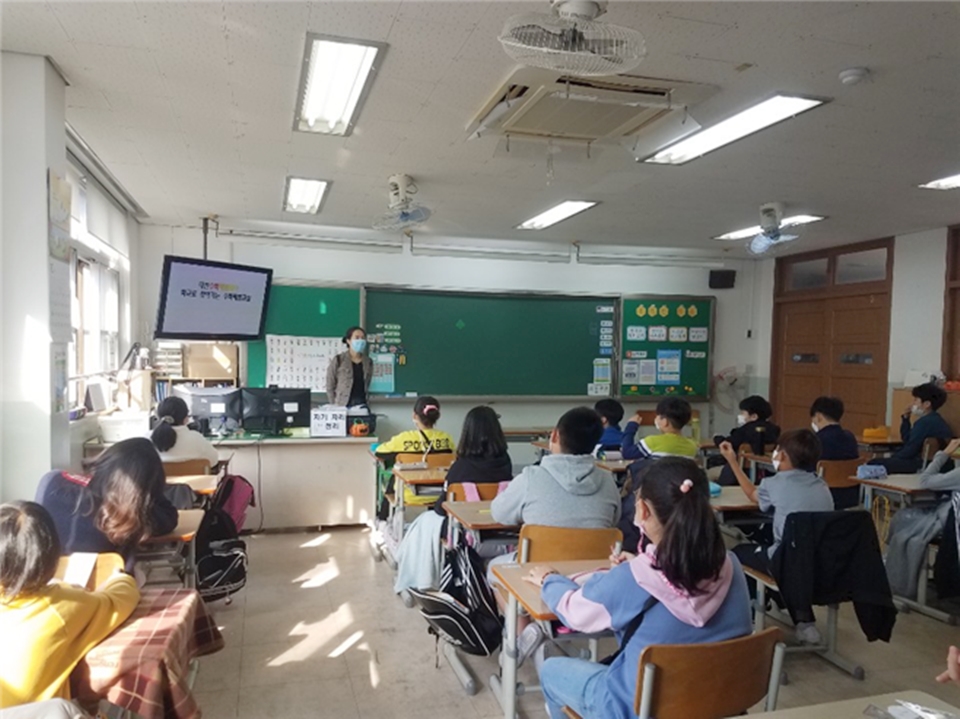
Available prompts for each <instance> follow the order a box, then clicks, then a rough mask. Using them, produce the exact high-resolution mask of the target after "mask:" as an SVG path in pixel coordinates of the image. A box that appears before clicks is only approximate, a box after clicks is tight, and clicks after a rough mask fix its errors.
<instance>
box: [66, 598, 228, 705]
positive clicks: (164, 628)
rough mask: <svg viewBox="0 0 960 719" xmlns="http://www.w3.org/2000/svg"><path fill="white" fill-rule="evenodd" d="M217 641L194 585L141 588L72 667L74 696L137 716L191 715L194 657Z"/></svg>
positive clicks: (220, 646)
mask: <svg viewBox="0 0 960 719" xmlns="http://www.w3.org/2000/svg"><path fill="white" fill-rule="evenodd" d="M223 646H224V641H223V635H221V634H220V630H219V629H217V623H216V621H214V618H213V617H212V616H211V615H210V613H209V612H208V611H207V607H206V605H205V604H204V603H203V600H202V599H201V598H200V595H199V594H197V593H196V592H195V591H193V590H185V589H144V590H143V592H142V593H141V595H140V602H139V603H138V604H137V607H136V609H134V610H133V614H131V615H130V617H129V618H128V619H127V621H125V622H124V623H123V624H121V625H120V627H118V628H117V630H116V631H115V632H113V633H112V634H111V635H110V636H109V637H107V638H106V639H104V640H103V641H102V642H101V643H100V644H98V645H97V646H96V647H94V648H93V649H91V650H90V652H88V653H87V656H86V657H84V658H83V659H82V660H81V661H80V663H79V664H78V665H77V668H76V669H74V671H73V674H72V675H71V677H70V678H71V683H72V685H73V688H74V698H75V699H77V700H78V701H79V702H80V703H81V704H83V705H87V706H89V705H93V706H96V705H97V704H98V703H99V701H100V700H101V699H105V700H107V701H108V702H110V703H111V704H116V705H117V706H119V707H122V708H123V709H125V710H127V711H128V712H131V713H132V714H134V715H136V716H139V717H143V719H193V718H194V717H197V716H199V714H200V710H199V707H198V706H197V701H196V699H195V698H194V697H193V694H192V692H191V689H192V684H193V678H194V677H195V676H196V668H197V663H196V657H201V656H204V655H207V654H213V653H214V652H217V651H220V650H221V649H223Z"/></svg>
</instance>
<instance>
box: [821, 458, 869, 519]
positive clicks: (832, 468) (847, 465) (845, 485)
mask: <svg viewBox="0 0 960 719" xmlns="http://www.w3.org/2000/svg"><path fill="white" fill-rule="evenodd" d="M866 461H867V459H866V457H857V458H856V459H821V460H820V461H819V462H817V476H818V477H822V478H823V481H824V482H826V483H827V486H828V487H830V494H832V495H833V503H834V507H835V508H836V509H850V508H852V507H856V506H857V505H859V504H860V483H859V482H857V481H856V480H855V479H851V477H855V476H856V474H857V467H859V466H860V465H861V464H863V463H864V462H866Z"/></svg>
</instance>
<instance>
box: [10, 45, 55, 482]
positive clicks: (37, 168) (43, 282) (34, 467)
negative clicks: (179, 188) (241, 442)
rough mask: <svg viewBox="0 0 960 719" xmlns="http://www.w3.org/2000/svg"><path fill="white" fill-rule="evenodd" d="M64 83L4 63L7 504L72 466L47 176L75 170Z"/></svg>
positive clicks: (30, 67) (32, 67)
mask: <svg viewBox="0 0 960 719" xmlns="http://www.w3.org/2000/svg"><path fill="white" fill-rule="evenodd" d="M64 89H65V86H64V83H63V79H62V78H61V77H60V76H59V74H57V72H56V71H55V70H54V69H53V67H52V66H51V65H50V64H49V63H48V62H47V61H46V59H44V58H43V57H38V56H33V55H20V54H15V53H3V57H2V108H0V110H2V112H0V120H2V123H0V124H2V147H3V168H2V174H3V195H2V203H3V207H2V216H3V220H2V235H0V253H2V256H3V261H2V276H0V293H2V298H3V299H2V313H3V314H2V321H0V353H2V356H3V364H2V374H0V393H2V400H0V405H2V416H3V432H2V434H0V445H2V453H0V462H2V464H0V497H2V498H3V499H29V498H32V497H33V494H34V490H35V488H36V484H37V481H38V480H39V478H40V477H41V476H42V475H43V474H44V473H45V472H47V471H48V470H49V469H50V467H51V466H55V465H60V466H64V465H66V464H68V463H69V453H70V446H69V427H68V424H67V415H66V413H65V412H64V413H58V414H54V413H53V412H52V407H51V394H52V392H51V389H52V388H51V380H52V377H51V361H50V356H51V343H50V332H49V327H50V284H49V275H50V273H49V266H48V238H47V231H48V230H47V221H48V219H47V218H48V205H47V170H48V168H49V169H52V170H54V171H55V172H56V173H57V174H59V175H60V176H61V177H62V176H64V174H65V171H66V151H65V148H66V134H65V130H64V104H65V95H64Z"/></svg>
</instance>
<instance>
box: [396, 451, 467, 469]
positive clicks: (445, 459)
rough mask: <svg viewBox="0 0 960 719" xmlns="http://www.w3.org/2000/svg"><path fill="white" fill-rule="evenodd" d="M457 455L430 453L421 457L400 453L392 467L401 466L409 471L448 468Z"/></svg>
mask: <svg viewBox="0 0 960 719" xmlns="http://www.w3.org/2000/svg"><path fill="white" fill-rule="evenodd" d="M456 458H457V455H456V454H454V453H453V452H443V453H440V452H431V453H430V454H427V455H423V454H417V453H415V452H401V453H400V454H398V455H397V459H396V461H395V462H394V466H396V465H398V464H399V465H401V466H404V467H407V468H410V469H414V468H419V469H437V468H440V467H449V466H450V465H451V464H453V462H454V460H455V459H456Z"/></svg>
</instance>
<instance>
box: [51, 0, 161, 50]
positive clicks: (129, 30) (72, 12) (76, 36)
mask: <svg viewBox="0 0 960 719" xmlns="http://www.w3.org/2000/svg"><path fill="white" fill-rule="evenodd" d="M50 7H51V8H52V9H53V12H54V14H55V15H56V17H57V20H58V22H59V23H60V25H61V26H62V27H63V28H64V29H65V30H66V32H67V34H68V35H69V36H70V39H71V40H73V41H74V42H75V43H89V44H93V45H113V46H117V47H134V48H145V47H147V38H146V36H145V35H144V32H143V18H142V17H141V15H140V11H139V9H138V4H137V3H123V2H59V3H51V4H50Z"/></svg>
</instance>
